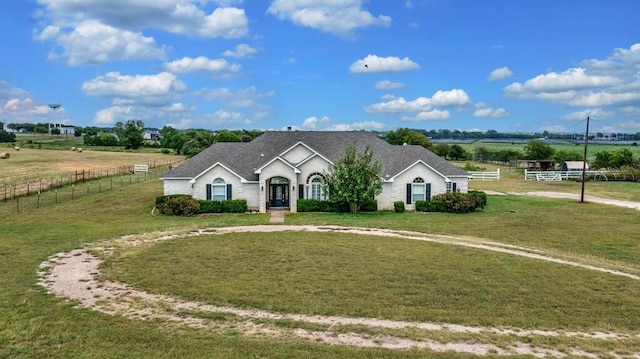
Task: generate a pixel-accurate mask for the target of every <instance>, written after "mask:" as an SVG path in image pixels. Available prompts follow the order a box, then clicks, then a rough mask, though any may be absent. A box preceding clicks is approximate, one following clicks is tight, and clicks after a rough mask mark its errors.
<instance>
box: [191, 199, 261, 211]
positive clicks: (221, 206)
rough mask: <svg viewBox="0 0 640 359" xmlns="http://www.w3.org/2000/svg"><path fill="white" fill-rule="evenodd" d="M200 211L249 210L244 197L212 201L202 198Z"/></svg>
mask: <svg viewBox="0 0 640 359" xmlns="http://www.w3.org/2000/svg"><path fill="white" fill-rule="evenodd" d="M198 202H199V203H200V212H198V213H245V212H247V211H248V210H249V208H248V207H247V201H246V200H244V199H228V200H226V201H210V200H205V199H201V200H198Z"/></svg>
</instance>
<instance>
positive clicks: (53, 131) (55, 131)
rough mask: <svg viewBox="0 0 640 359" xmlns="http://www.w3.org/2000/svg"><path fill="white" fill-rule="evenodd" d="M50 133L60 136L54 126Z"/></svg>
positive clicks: (58, 130)
mask: <svg viewBox="0 0 640 359" xmlns="http://www.w3.org/2000/svg"><path fill="white" fill-rule="evenodd" d="M51 134H52V135H56V136H60V129H59V128H57V127H54V128H52V129H51Z"/></svg>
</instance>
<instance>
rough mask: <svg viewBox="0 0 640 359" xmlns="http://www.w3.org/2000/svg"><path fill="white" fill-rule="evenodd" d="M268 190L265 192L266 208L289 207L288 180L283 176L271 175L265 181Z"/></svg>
mask: <svg viewBox="0 0 640 359" xmlns="http://www.w3.org/2000/svg"><path fill="white" fill-rule="evenodd" d="M267 183H268V186H267V187H268V188H269V192H268V194H267V208H288V207H289V198H290V193H289V187H290V186H289V180H288V179H286V178H284V177H272V178H271V179H269V181H267Z"/></svg>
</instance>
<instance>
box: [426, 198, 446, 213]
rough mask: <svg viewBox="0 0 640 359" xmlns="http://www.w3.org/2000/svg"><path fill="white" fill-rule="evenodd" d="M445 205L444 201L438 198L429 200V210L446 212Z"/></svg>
mask: <svg viewBox="0 0 640 359" xmlns="http://www.w3.org/2000/svg"><path fill="white" fill-rule="evenodd" d="M446 211H447V206H446V205H445V204H444V201H441V200H439V199H434V200H431V202H429V212H446Z"/></svg>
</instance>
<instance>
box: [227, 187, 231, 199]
mask: <svg viewBox="0 0 640 359" xmlns="http://www.w3.org/2000/svg"><path fill="white" fill-rule="evenodd" d="M227 199H231V185H230V184H228V185H227Z"/></svg>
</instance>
